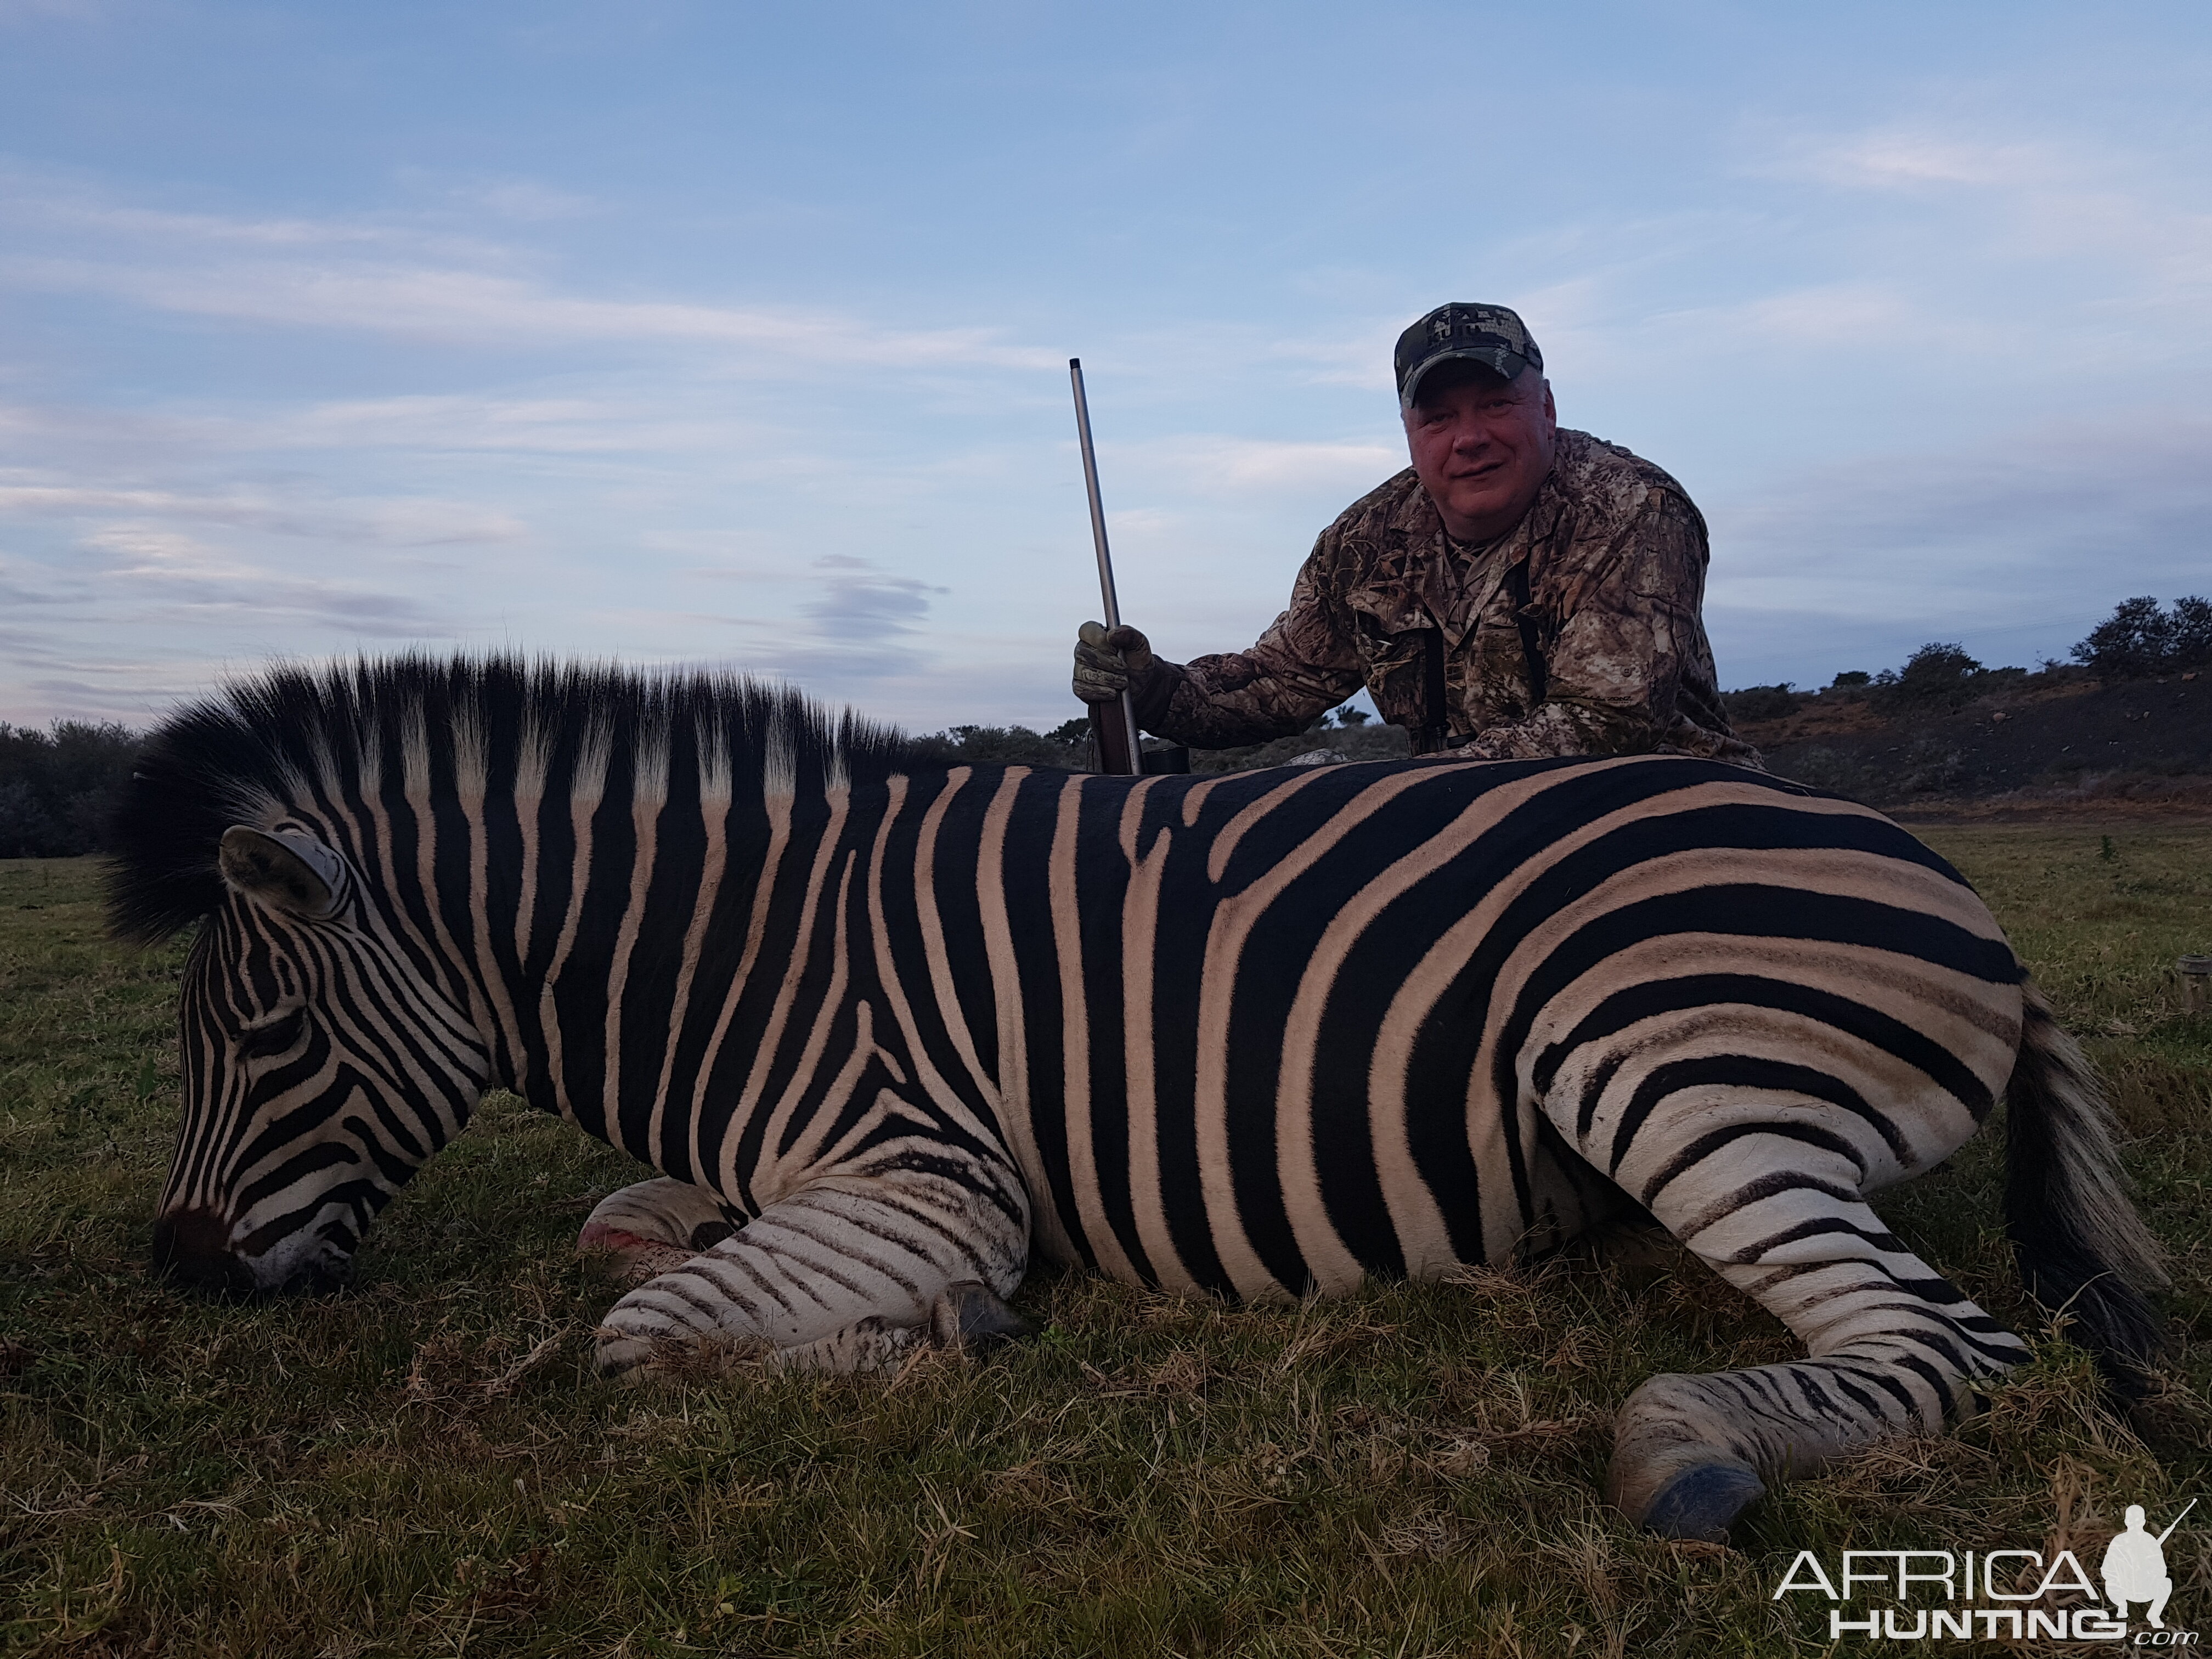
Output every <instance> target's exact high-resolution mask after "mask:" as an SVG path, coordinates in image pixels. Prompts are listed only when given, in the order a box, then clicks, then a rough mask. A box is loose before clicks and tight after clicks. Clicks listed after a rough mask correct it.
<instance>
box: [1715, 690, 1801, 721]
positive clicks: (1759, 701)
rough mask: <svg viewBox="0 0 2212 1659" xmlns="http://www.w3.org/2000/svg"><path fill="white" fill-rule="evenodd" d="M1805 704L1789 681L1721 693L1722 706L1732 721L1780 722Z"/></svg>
mask: <svg viewBox="0 0 2212 1659" xmlns="http://www.w3.org/2000/svg"><path fill="white" fill-rule="evenodd" d="M1803 702H1804V699H1803V698H1802V697H1800V696H1798V695H1797V690H1796V685H1795V684H1793V683H1792V682H1790V681H1789V680H1784V682H1783V683H1782V684H1779V685H1747V686H1746V687H1744V689H1743V690H1741V691H1723V692H1722V693H1721V704H1722V706H1723V708H1726V709H1727V710H1728V715H1729V719H1730V720H1780V719H1781V718H1782V717H1783V716H1784V714H1796V712H1797V710H1798V708H1799V707H1800V706H1801V705H1802V703H1803Z"/></svg>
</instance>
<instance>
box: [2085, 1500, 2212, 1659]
mask: <svg viewBox="0 0 2212 1659" xmlns="http://www.w3.org/2000/svg"><path fill="white" fill-rule="evenodd" d="M2196 1507H2197V1500H2196V1499H2195V1498H2191V1499H2190V1500H2189V1502H2188V1504H2185V1506H2184V1507H2183V1509H2182V1511H2181V1515H2177V1516H2174V1517H2173V1527H2178V1526H2179V1525H2180V1524H2181V1516H2183V1515H2187V1514H2188V1513H2189V1511H2190V1510H2193V1509H2195V1508H2196ZM2127 1519H2128V1529H2127V1530H2126V1531H2125V1532H2124V1533H2121V1534H2118V1535H2117V1536H2116V1537H2114V1538H2113V1540H2112V1542H2111V1543H2109V1544H2107V1545H2106V1546H2105V1565H2104V1568H2103V1572H2104V1575H2105V1599H2106V1601H2110V1602H2111V1603H2112V1611H2113V1612H2114V1613H2118V1615H2119V1616H2120V1617H2121V1618H2122V1619H2125V1618H2126V1617H2127V1616H2128V1603H2129V1602H2130V1601H2148V1602H2149V1603H2150V1612H2149V1613H2148V1614H2147V1615H2146V1616H2147V1617H2148V1619H2149V1620H2150V1622H2151V1628H2152V1629H2154V1630H2164V1629H2165V1628H2166V1618H2165V1614H2166V1597H2167V1596H2169V1595H2172V1594H2173V1580H2172V1578H2170V1577H2167V1576H2166V1540H2167V1539H2169V1538H2171V1537H2172V1536H2173V1527H2168V1528H2166V1530H2165V1531H2164V1532H2162V1533H2160V1534H2159V1535H2158V1536H2157V1537H2155V1538H2154V1537H2152V1536H2151V1535H2150V1534H2148V1533H2147V1532H2145V1531H2144V1530H2143V1507H2142V1504H2129V1505H2128V1516H2127Z"/></svg>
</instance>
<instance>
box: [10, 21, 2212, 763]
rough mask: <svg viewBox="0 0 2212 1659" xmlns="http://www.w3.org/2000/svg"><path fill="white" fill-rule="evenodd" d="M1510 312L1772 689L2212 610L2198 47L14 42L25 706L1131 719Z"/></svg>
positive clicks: (1151, 25)
mask: <svg viewBox="0 0 2212 1659" xmlns="http://www.w3.org/2000/svg"><path fill="white" fill-rule="evenodd" d="M1449 300H1462V301H1490V302H1496V303H1503V304H1506V305H1510V306H1512V307H1515V308H1516V309H1517V310H1518V311H1519V312H1520V313H1521V314H1522V317H1523V318H1524V319H1526V321H1527V323H1528V326H1529V329H1530V331H1531V332H1532V333H1533V334H1534V337H1535V338H1536V339H1537V341H1538V342H1539V343H1541V346H1542V347H1543V349H1544V353H1545V359H1546V364H1547V369H1548V372H1549V374H1550V376H1551V380H1552V383H1553V389H1554V392H1555V394H1556V396H1557V398H1558V402H1559V413H1560V419H1561V422H1562V423H1563V424H1564V425H1566V426H1569V427H1573V428H1579V429H1582V430H1585V431H1589V432H1593V433H1595V434H1596V435H1599V436H1601V437H1602V438H1606V439H1607V440H1610V441H1613V442H1616V443H1621V444H1625V445H1626V446H1628V447H1630V448H1632V449H1633V450H1635V451H1636V452H1637V453H1638V454H1640V455H1643V456H1644V457H1645V458H1647V459H1650V460H1652V461H1655V462H1656V463H1657V464H1658V465H1661V466H1663V467H1664V468H1666V469H1667V470H1668V471H1669V472H1671V473H1672V474H1673V475H1674V477H1676V478H1678V479H1679V480H1680V481H1681V483H1683V484H1684V486H1685V487H1686V489H1688V491H1689V493H1690V495H1692V498H1693V499H1694V500H1695V501H1697V502H1698V503H1699V507H1701V508H1702V510H1703V511H1704V513H1705V517H1706V519H1707V520H1708V522H1709V524H1710V526H1711V532H1712V552H1713V557H1712V567H1711V575H1710V580H1709V583H1708V588H1707V598H1706V619H1707V625H1708V629H1709V631H1710V633H1711V636H1712V640H1713V644H1714V649H1715V653H1716V655H1717V660H1718V664H1719V669H1720V677H1721V682H1722V684H1723V685H1730V686H1735V685H1748V684H1770V683H1773V682H1776V681H1780V680H1789V681H1794V682H1796V683H1797V684H1807V685H1809V684H1825V683H1826V681H1827V680H1828V679H1829V678H1831V677H1832V675H1833V674H1834V673H1836V672H1837V671H1839V670H1844V669H1853V668H1858V669H1869V670H1871V669H1879V668H1881V667H1885V666H1893V665H1897V664H1899V663H1900V662H1901V661H1902V660H1903V659H1904V658H1905V655H1906V654H1907V653H1910V652H1911V650H1912V649H1914V648H1915V647H1917V646H1919V645H1921V644H1923V643H1924V642H1927V641H1933V640H1945V641H1952V640H1955V641H1960V642H1962V643H1963V644H1964V645H1965V646H1966V648H1967V649H1968V650H1969V651H1971V652H1972V653H1974V654H1975V655H1976V656H1978V657H1979V658H1981V659H1983V660H1984V661H1985V662H1987V663H1990V664H1991V665H1998V664H2003V663H2020V664H2023V665H2032V664H2033V663H2034V662H2036V661H2038V660H2039V659H2042V658H2044V657H2047V656H2057V657H2062V658H2063V656H2064V655H2065V653H2066V651H2067V648H2068V647H2069V646H2070V645H2071V644H2072V643H2073V642H2074V641H2076V640H2078V639H2080V638H2081V636H2082V635H2084V634H2086V633H2087V631H2088V629H2089V627H2090V626H2091V625H2092V624H2093V623H2095V622H2096V621H2097V620H2098V619H2100V617H2103V616H2104V615H2105V614H2106V613H2107V612H2108V611H2110V610H2111V609H2112V606H2113V605H2116V604H2117V603H2118V602H2119V601H2120V600H2121V599H2125V598H2128V597H2130V596H2131V595H2134V594H2138V593H2149V594H2153V595H2155V596H2157V597H2159V598H2160V599H2172V598H2174V597H2176V596H2178V595H2179V594H2181V593H2185V592H2212V10H2208V9H2206V8H2205V7H2204V6H2203V5H2202V4H2201V3H2198V0H2190V3H2176V4H2166V5H2160V4H2129V3H2124V0H2122V3H2112V4H2106V5H2102V6H2099V7H2093V8H2091V7H2081V6H2078V5H2067V6H2058V5H2048V4H2039V3H2023V0H2007V3H2002V4H1981V3H1957V4H1948V5H1943V6H1929V5H1926V4H1924V3H1913V4H1909V5H1892V4H1886V3H1864V0H1863V3H1857V4H1854V5H1851V6H1849V7H1842V6H1833V7H1819V8H1814V7H1801V6H1774V5H1771V4H1727V3H1692V0H1672V3H1658V0H1653V3H1603V0H1598V3H1585V4H1580V5H1577V6H1574V7H1537V6H1527V5H1522V6H1517V7H1512V8H1503V7H1491V6H1485V5H1473V4H1459V5H1437V4H1391V3H1373V0H1370V3H1364V4H1362V5H1358V6H1350V5H1341V4H1339V5H1318V4H1300V3H1285V0H1275V3H1269V4H1267V5H1249V6H1247V5H1236V4H1207V3H1193V0H1176V3H1171V4H1152V3H1146V0H1123V3H1120V4H1117V5H1115V6H1112V7H1102V6H1097V5H1085V6H1074V5H1064V4H1054V3H1049V0H1024V3H1021V4H1018V5H1016V4H1000V3H988V4H986V3H975V4H929V3H920V4H917V3H913V0H908V3H905V4H901V5H877V4H872V3H848V4H844V5H841V6H837V7H806V6H799V5H752V4H741V3H719V4H708V3H663V0H624V3H622V4H619V5H615V4H599V3H582V0H532V3H528V4H518V3H507V0H475V3H472V4H471V5H469V6H466V7H455V6H451V5H428V4H416V3H410V0H380V3H379V4H377V5H374V6H361V7H339V6H330V5H322V4H305V3H292V4H246V3H229V0H221V3H216V0H209V3H201V0H0V720H9V721H14V722H17V723H30V724H39V723H43V722H45V721H47V720H54V719H58V718H78V719H96V720H121V721H124V722H125V723H126V724H129V725H132V726H145V725H148V724H150V723H151V722H152V721H154V720H157V719H158V718H160V717H161V715H162V714H165V713H167V711H169V710H170V709H172V708H174V707H176V706H177V704H178V703H179V701H180V700H184V699H189V698H191V697H194V696H204V695H205V694H206V693H207V692H209V691H210V690H211V689H213V688H214V687H215V686H216V685H217V684H219V683H220V681H221V679H222V677H223V676H224V675H226V674H228V673H234V672H237V671H246V670H250V669H252V668H253V667H254V666H256V665H258V664H260V663H262V662H264V661H265V660H267V659H270V658H271V657H290V658H311V659H312V658H322V657H327V656H331V655H334V654H351V653H356V652H368V653H383V652H388V651H395V650H399V649H404V648H410V647H427V648H429V649H432V650H436V651H441V652H442V651H446V650H450V649H454V648H460V649H466V650H476V651H483V650H507V651H517V652H524V653H547V654H554V655H563V656H583V657H589V658H593V659H617V660H619V661H622V662H624V663H628V664H632V665H641V666H648V665H670V664H683V665H717V666H726V667H731V668H735V669H739V670H743V671H748V672H752V673H757V674H761V675H764V676H769V677H772V678H781V679H787V680H789V681H790V682H792V683H793V684H798V685H799V686H801V687H802V688H804V689H805V690H808V691H809V692H811V693H812V694H814V695H816V696H819V697H821V698H823V699H824V700H826V701H829V702H833V703H834V702H849V703H851V704H853V705H854V706H855V707H858V708H860V709H862V710H864V711H865V712H866V713H868V714H873V715H876V716H878V717H879V718H882V719H885V720H893V721H896V722H897V723H899V724H901V725H903V726H907V727H908V729H910V730H915V731H927V730H933V729H936V728H939V727H941V726H947V725H951V724H962V723H977V724H987V725H997V724H1004V723H1008V722H1018V723H1021V724H1024V725H1029V726H1036V727H1040V728H1044V727H1050V726H1055V725H1058V724H1059V723H1060V721H1061V720H1065V719H1066V718H1068V717H1069V716H1071V715H1073V714H1077V713H1079V712H1080V709H1079V705H1077V704H1076V703H1074V702H1073V700H1072V698H1071V697H1070V695H1069V693H1068V690H1067V653H1068V648H1069V645H1070V643H1071V641H1072V636H1073V631H1074V629H1075V626H1076V625H1077V624H1078V623H1080V622H1082V621H1084V620H1085V618H1087V617H1093V616H1096V615H1097V613H1098V610H1099V605H1098V599H1097V586H1096V575H1095V568H1094V565H1093V562H1092V556H1091V545H1090V530H1089V521H1088V518H1087V515H1086V512H1085V503H1084V496H1083V483H1082V472H1081V466H1080V461H1079V455H1078V452H1077V449H1076V446H1075V439H1074V423H1073V414H1072V410H1071V408H1070V404H1069V394H1068V385H1067V374H1066V360H1067V359H1068V358H1069V357H1070V356H1081V357H1082V358H1083V360H1084V364H1085V374H1086V375H1087V377H1088V380H1089V383H1090V397H1091V414H1092V419H1093V423H1094V425H1095V427H1096V429H1097V440H1098V453H1099V465H1100V471H1101V474H1102V479H1103V489H1104V494H1105V500H1106V504H1107V508H1108V518H1109V525H1110V526H1111V532H1112V539H1113V545H1114V551H1115V562H1116V566H1117V568H1118V571H1119V575H1120V586H1121V599H1122V608H1123V611H1124V612H1125V614H1126V616H1127V619H1128V620H1130V621H1132V622H1133V623H1137V624H1138V625H1139V626H1140V627H1142V628H1144V629H1146V631H1147V632H1148V633H1149V634H1150V635H1152V639H1153V641H1154V643H1155V644H1156V646H1157V647H1158V649H1159V650H1160V651H1161V652H1162V653H1163V654H1164V655H1166V656H1168V657H1170V658H1173V659H1187V658H1188V657H1190V656H1192V655H1195V654H1198V653H1204V652H1208V651H1218V650H1231V649H1236V648H1238V647H1243V646H1244V645H1247V644H1249V642H1250V641H1252V639H1253V638H1254V637H1255V636H1256V635H1257V634H1258V633H1259V632H1260V630H1261V629H1263V628H1264V627H1265V626H1266V625H1267V623H1268V621H1269V620H1270V619H1271V618H1272V617H1273V616H1274V615H1275V613H1276V612H1277V611H1279V609H1280V608H1281V606H1282V605H1283V603H1284V601H1285V599H1286V597H1287V596H1288V593H1289V591H1290V585H1291V578H1292V576H1293V574H1295V572H1296V570H1297V565H1298V562H1299V561H1300V560H1301V559H1302V558H1303V557H1304V555H1305V553H1306V551H1307V550H1309V549H1310V546H1311V545H1312V542H1313V538H1314V537H1315V536H1316V534H1317V533H1318V532H1320V531H1321V530H1322V528H1323V527H1324V526H1326V525H1327V524H1328V522H1329V521H1330V520H1332V519H1333V518H1334V516H1335V515H1336V514H1337V513H1339V512H1340V511H1341V510H1342V509H1343V508H1344V507H1346V506H1347V505H1348V504H1349V503H1350V502H1351V501H1353V500H1354V499H1355V498H1357V497H1358V496H1359V495H1362V494H1364V492H1365V491H1366V490H1368V489H1371V488H1372V487H1373V486H1374V485H1376V484H1377V483H1381V482H1382V481H1383V479H1384V478H1385V477H1388V476H1389V475H1390V474H1391V473H1392V472H1394V471H1396V470H1397V469H1398V468H1399V467H1401V466H1402V465H1404V464H1405V453H1404V440H1403V435H1402V433H1401V428H1400V426H1399V423H1398V417H1397V409H1396V402H1395V397H1394V395H1393V392H1392V387H1391V383H1390V376H1389V352H1390V346H1391V343H1392V341H1393V340H1394V339H1395V336H1396V334H1397V332H1398V331H1399V330H1400V329H1401V328H1402V327H1404V326H1405V325H1406V324H1407V323H1408V322H1409V321H1411V320H1412V319H1413V318H1414V317H1416V316H1418V315H1419V314H1420V313H1423V312H1425V311H1426V310H1428V309H1429V308H1430V307H1432V306H1435V305H1437V304H1439V303H1442V302H1443V301H1449Z"/></svg>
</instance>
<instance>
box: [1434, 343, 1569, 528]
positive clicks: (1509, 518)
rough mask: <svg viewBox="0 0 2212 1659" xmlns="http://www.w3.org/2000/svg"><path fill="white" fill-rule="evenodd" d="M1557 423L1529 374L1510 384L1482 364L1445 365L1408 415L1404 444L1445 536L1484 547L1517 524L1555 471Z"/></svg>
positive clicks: (1548, 394) (1545, 388) (1544, 389)
mask: <svg viewBox="0 0 2212 1659" xmlns="http://www.w3.org/2000/svg"><path fill="white" fill-rule="evenodd" d="M1558 432H1559V416H1558V415H1557V413H1556V412H1555V411H1554V410H1553V407H1552V388H1551V387H1550V386H1549V385H1547V383H1546V382H1545V380H1544V377H1543V375H1542V374H1540V373H1538V372H1537V371H1536V370H1535V369H1534V368H1528V369H1524V370H1522V374H1521V378H1520V379H1519V380H1505V379H1504V378H1503V377H1501V376H1500V375H1498V374H1495V373H1494V372H1492V370H1490V369H1487V368H1483V367H1482V366H1481V365H1480V364H1479V363H1465V362H1452V363H1443V364H1441V365H1439V366H1438V367H1437V368H1432V369H1431V370H1430V371H1429V373H1428V374H1427V375H1426V377H1425V378H1424V379H1423V380H1422V381H1421V390H1420V396H1419V398H1417V399H1416V400H1415V402H1414V404H1413V407H1412V408H1411V409H1409V410H1407V411H1406V442H1407V447H1408V448H1410V449H1411V450H1412V451H1413V471H1415V472H1417V473H1419V475H1420V479H1421V483H1422V485H1423V487H1424V488H1425V489H1427V490H1428V492H1429V499H1430V500H1431V501H1434V502H1435V503H1436V504H1437V512H1438V513H1441V514H1442V515H1443V521H1444V528H1445V529H1447V530H1449V532H1451V533H1452V535H1453V536H1454V537H1455V538H1457V539H1458V540H1460V541H1463V542H1486V541H1488V540H1490V538H1492V537H1493V536H1501V535H1503V534H1504V533H1505V532H1507V531H1509V530H1510V529H1511V528H1512V527H1513V526H1515V525H1516V524H1518V523H1519V522H1520V520H1521V515H1522V513H1526V512H1527V511H1528V506H1529V503H1530V502H1532V501H1534V500H1535V499H1536V491H1537V489H1538V487H1539V486H1541V484H1542V483H1543V482H1544V475H1545V474H1547V472H1549V471H1551V470H1552V446H1553V439H1554V437H1555V436H1556V435H1557V434H1558Z"/></svg>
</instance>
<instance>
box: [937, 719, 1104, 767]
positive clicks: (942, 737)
mask: <svg viewBox="0 0 2212 1659" xmlns="http://www.w3.org/2000/svg"><path fill="white" fill-rule="evenodd" d="M913 741H914V753H915V758H916V759H918V760H925V761H940V762H943V763H945V764H947V765H957V764H959V763H962V762H963V761H966V762H973V763H975V764H976V765H979V766H1044V767H1054V768H1058V769H1060V770H1062V771H1070V772H1079V771H1081V770H1083V769H1084V768H1085V764H1086V762H1087V760H1088V757H1089V750H1088V747H1087V745H1088V744H1089V743H1090V741H1091V722H1090V721H1089V720H1069V721H1067V722H1066V724H1065V725H1062V726H1059V727H1057V728H1055V729H1054V730H1053V731H1051V732H1032V731H1030V729H1029V727H1028V726H947V727H946V728H945V730H944V731H942V732H928V733H927V734H926V735H924V736H922V737H919V738H915V739H914V740H913Z"/></svg>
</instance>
